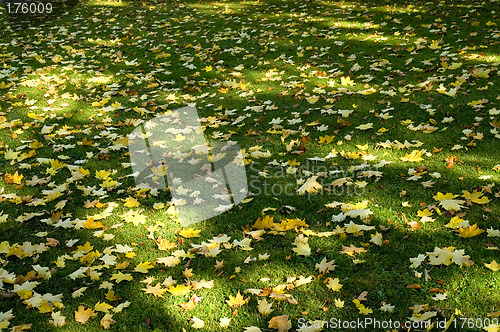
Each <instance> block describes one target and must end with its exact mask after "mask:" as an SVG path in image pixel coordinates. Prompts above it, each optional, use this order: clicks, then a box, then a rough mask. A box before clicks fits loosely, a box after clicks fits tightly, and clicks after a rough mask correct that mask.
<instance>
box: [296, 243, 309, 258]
mask: <svg viewBox="0 0 500 332" xmlns="http://www.w3.org/2000/svg"><path fill="white" fill-rule="evenodd" d="M292 250H293V251H294V252H295V253H296V254H297V255H302V256H310V255H311V247H310V246H309V243H307V241H298V242H297V243H296V247H295V248H293V249H292Z"/></svg>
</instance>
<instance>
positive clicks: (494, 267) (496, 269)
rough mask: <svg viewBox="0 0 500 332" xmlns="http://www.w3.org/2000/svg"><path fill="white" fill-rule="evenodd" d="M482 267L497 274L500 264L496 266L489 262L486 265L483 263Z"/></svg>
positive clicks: (494, 263)
mask: <svg viewBox="0 0 500 332" xmlns="http://www.w3.org/2000/svg"><path fill="white" fill-rule="evenodd" d="M484 266H486V267H487V268H488V269H490V270H492V271H495V272H498V271H500V264H498V263H497V262H496V261H491V263H489V264H487V263H484Z"/></svg>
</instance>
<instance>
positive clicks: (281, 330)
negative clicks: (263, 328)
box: [268, 315, 291, 332]
mask: <svg viewBox="0 0 500 332" xmlns="http://www.w3.org/2000/svg"><path fill="white" fill-rule="evenodd" d="M268 327H269V328H272V329H276V330H278V332H286V331H288V330H289V329H290V327H291V324H290V325H289V324H288V315H283V316H276V317H273V318H271V320H270V321H269V324H268Z"/></svg>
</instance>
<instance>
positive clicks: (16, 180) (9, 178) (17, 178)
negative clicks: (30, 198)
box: [4, 171, 24, 184]
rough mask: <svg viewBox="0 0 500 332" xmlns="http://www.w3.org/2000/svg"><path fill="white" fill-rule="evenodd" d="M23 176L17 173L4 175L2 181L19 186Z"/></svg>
mask: <svg viewBox="0 0 500 332" xmlns="http://www.w3.org/2000/svg"><path fill="white" fill-rule="evenodd" d="M23 177H24V175H22V174H18V173H17V171H16V172H15V173H14V174H7V173H6V174H5V175H4V179H5V183H13V184H21V180H22V179H23Z"/></svg>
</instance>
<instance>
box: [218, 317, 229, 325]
mask: <svg viewBox="0 0 500 332" xmlns="http://www.w3.org/2000/svg"><path fill="white" fill-rule="evenodd" d="M229 323H231V318H227V317H221V319H220V322H219V326H220V327H229Z"/></svg>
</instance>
